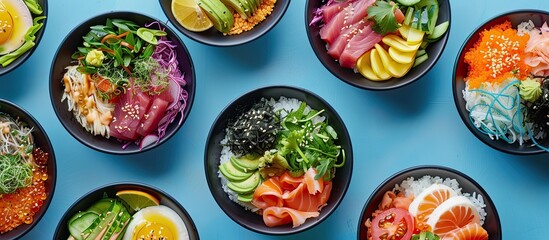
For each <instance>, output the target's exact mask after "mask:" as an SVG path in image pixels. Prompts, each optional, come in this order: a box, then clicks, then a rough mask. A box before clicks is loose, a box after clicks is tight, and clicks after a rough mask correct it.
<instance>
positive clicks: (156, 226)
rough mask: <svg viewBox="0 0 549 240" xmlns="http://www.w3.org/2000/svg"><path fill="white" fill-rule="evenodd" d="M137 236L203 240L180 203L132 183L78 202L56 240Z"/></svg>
mask: <svg viewBox="0 0 549 240" xmlns="http://www.w3.org/2000/svg"><path fill="white" fill-rule="evenodd" d="M111 213H116V214H111ZM101 228H103V229H107V230H105V231H101ZM137 234H139V236H145V237H151V238H146V239H153V238H152V237H153V234H154V236H155V237H156V238H154V239H157V238H158V239H164V238H161V237H166V239H184V240H197V239H199V236H198V231H197V229H196V226H195V224H194V222H193V220H192V219H191V217H190V215H189V214H188V213H187V211H186V210H185V208H183V206H181V204H179V202H177V200H175V199H174V198H173V197H172V196H170V195H168V194H167V193H165V192H164V191H162V190H160V189H158V188H156V187H153V186H149V185H145V184H141V183H129V182H128V183H126V182H124V183H113V184H108V185H105V186H102V187H99V188H96V189H94V190H92V191H90V192H88V193H86V194H85V195H84V196H82V197H81V198H79V199H78V200H76V202H74V203H73V204H72V205H71V206H70V207H69V208H68V209H67V211H66V212H65V214H63V217H61V220H60V221H59V224H58V225H57V228H56V229H55V233H54V239H71V238H72V239H81V238H82V237H90V236H99V237H104V238H105V239H109V237H111V238H110V239H138V238H137V237H138V236H136V235H137Z"/></svg>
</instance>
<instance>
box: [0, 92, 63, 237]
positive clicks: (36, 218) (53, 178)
mask: <svg viewBox="0 0 549 240" xmlns="http://www.w3.org/2000/svg"><path fill="white" fill-rule="evenodd" d="M0 104H6V105H9V106H11V107H13V108H15V109H16V110H17V111H19V112H20V113H22V114H23V115H26V116H27V117H28V118H29V119H30V120H31V122H32V124H34V125H35V126H36V128H37V131H38V132H40V133H41V134H43V135H44V139H45V140H46V142H45V145H46V147H48V148H49V149H50V152H48V155H49V159H48V162H51V164H52V168H53V171H52V172H48V179H51V187H50V191H46V193H49V196H48V198H46V200H45V201H44V204H43V205H42V207H40V210H42V214H40V215H34V220H33V221H32V223H31V224H29V225H19V226H18V227H17V228H20V227H25V228H26V229H25V230H24V231H22V232H21V233H19V234H17V235H15V237H14V238H13V239H18V238H20V237H22V236H24V235H26V234H27V233H28V232H30V231H31V230H32V229H33V228H34V227H35V226H36V224H38V222H39V221H40V220H41V219H42V217H43V216H44V215H46V211H47V210H48V208H49V206H50V204H51V201H52V199H53V197H54V195H55V186H56V185H57V160H56V158H55V151H54V149H53V145H52V144H51V140H50V138H49V137H48V134H47V133H46V131H45V130H44V128H43V127H42V125H41V124H40V123H39V122H38V121H37V120H36V118H34V116H32V115H31V114H30V113H29V112H28V111H27V110H25V109H23V108H22V107H21V106H19V105H17V104H15V103H13V102H10V101H8V100H5V99H1V98H0ZM27 124H28V123H27ZM48 170H51V169H49V168H48ZM17 228H14V229H13V230H16V229H17ZM13 230H11V231H13ZM0 236H2V234H0Z"/></svg>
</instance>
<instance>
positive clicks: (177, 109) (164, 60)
mask: <svg viewBox="0 0 549 240" xmlns="http://www.w3.org/2000/svg"><path fill="white" fill-rule="evenodd" d="M153 25H156V26H157V27H156V28H157V29H160V30H164V29H163V28H162V26H161V25H160V23H159V22H156V21H155V22H152V23H149V24H146V25H145V27H147V28H149V27H151V26H153ZM176 47H177V46H176V45H175V44H173V43H172V42H171V41H169V40H168V39H167V38H166V37H160V39H159V40H158V44H157V45H156V47H155V49H154V52H153V54H152V55H151V58H153V59H154V60H156V61H157V62H158V64H159V65H160V67H162V68H165V69H167V70H168V78H169V79H170V81H172V80H173V81H175V82H176V83H178V87H179V88H180V89H179V96H178V98H177V99H174V102H175V104H170V106H171V107H170V108H168V109H167V110H166V115H165V116H164V117H163V118H162V120H160V123H159V124H158V129H157V130H156V135H157V136H158V139H157V140H156V142H155V144H158V142H159V141H160V140H161V139H162V138H163V137H164V136H165V135H166V130H167V129H168V126H169V125H170V124H171V123H172V122H173V121H174V120H175V118H176V117H177V115H178V114H179V113H181V118H180V119H179V124H181V123H182V122H183V118H184V116H183V111H184V110H185V108H186V107H187V99H188V96H189V94H188V92H187V91H186V90H185V89H184V88H183V87H185V86H186V85H187V81H185V78H184V74H183V73H182V72H181V71H180V70H179V62H178V61H177V54H176V52H175V48H176ZM166 91H169V89H166ZM151 134H152V133H151ZM142 140H143V137H141V138H139V139H137V140H136V141H129V142H125V143H124V144H123V146H122V148H123V149H125V148H127V147H128V146H129V145H130V144H132V143H135V144H137V145H138V146H140V147H139V150H142V148H143V146H141V144H140V143H141V141H142Z"/></svg>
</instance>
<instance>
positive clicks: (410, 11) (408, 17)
mask: <svg viewBox="0 0 549 240" xmlns="http://www.w3.org/2000/svg"><path fill="white" fill-rule="evenodd" d="M413 17H414V8H413V7H409V8H408V9H406V17H405V18H404V22H402V24H404V25H406V26H410V24H411V23H412V18H413Z"/></svg>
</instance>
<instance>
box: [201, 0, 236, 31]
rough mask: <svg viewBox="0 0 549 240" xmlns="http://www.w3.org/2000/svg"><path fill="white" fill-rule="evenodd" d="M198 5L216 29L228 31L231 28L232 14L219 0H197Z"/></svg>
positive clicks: (232, 22)
mask: <svg viewBox="0 0 549 240" xmlns="http://www.w3.org/2000/svg"><path fill="white" fill-rule="evenodd" d="M198 6H200V7H201V8H202V9H203V10H204V12H205V13H206V15H208V18H210V20H212V23H213V25H214V27H215V29H217V30H218V31H220V32H222V33H228V32H229V31H230V30H231V28H233V24H234V17H233V14H232V12H231V10H229V9H228V8H227V6H225V4H223V3H222V2H221V1H220V0H199V1H198Z"/></svg>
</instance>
